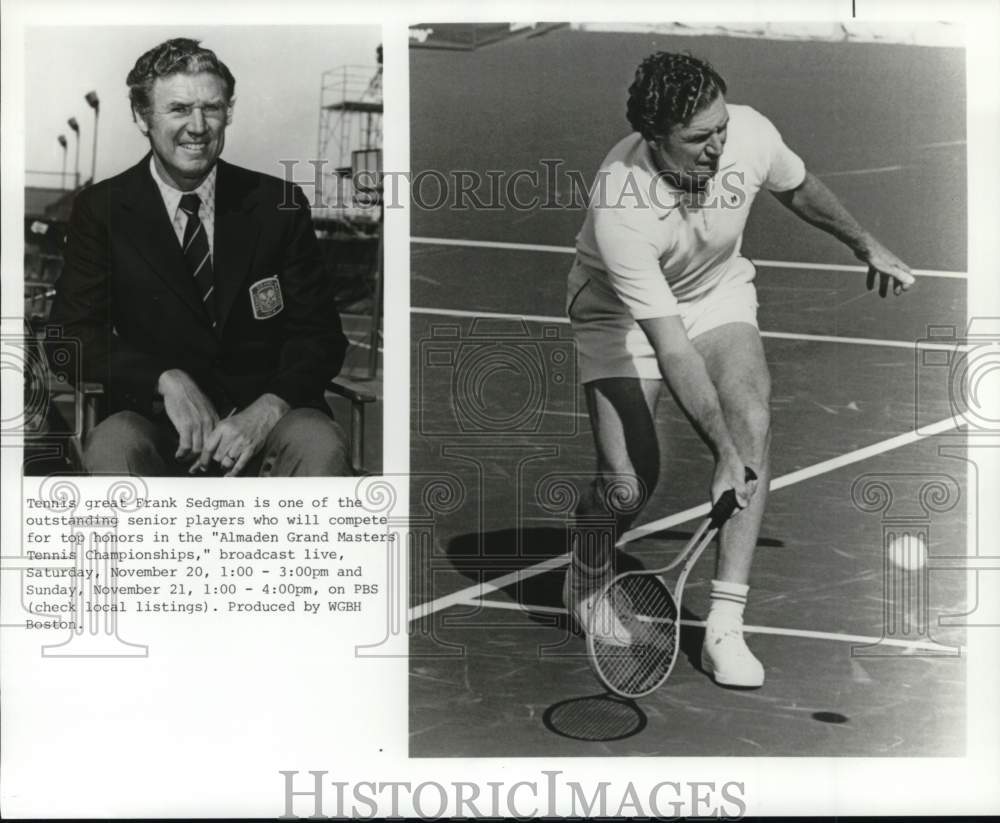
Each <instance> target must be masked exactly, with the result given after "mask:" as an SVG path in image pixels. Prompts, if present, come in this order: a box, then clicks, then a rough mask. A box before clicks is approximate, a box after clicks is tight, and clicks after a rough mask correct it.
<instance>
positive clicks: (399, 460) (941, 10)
mask: <svg viewBox="0 0 1000 823" xmlns="http://www.w3.org/2000/svg"><path fill="white" fill-rule="evenodd" d="M858 7H859V12H860V14H859V17H862V18H866V19H882V20H889V19H896V20H918V19H924V20H935V19H940V18H943V17H947V18H949V19H956V20H964V21H966V22H967V23H968V24H969V25H968V29H967V30H968V37H969V40H968V65H969V84H968V100H969V122H968V132H969V154H968V159H969V168H970V169H971V170H972V171H973V174H972V176H971V177H970V181H969V195H970V198H969V199H970V204H971V205H970V210H969V211H970V232H971V241H970V249H969V265H968V269H969V289H970V291H969V298H970V299H969V305H970V306H972V307H975V309H976V311H977V312H979V313H981V314H986V313H992V314H994V315H1000V278H998V277H997V266H998V261H1000V235H998V233H997V232H996V230H995V229H996V222H997V215H1000V197H998V192H997V188H996V181H997V180H998V179H1000V174H998V165H997V157H996V152H995V148H994V147H995V144H996V135H997V134H998V133H1000V130H998V122H997V121H998V114H997V111H998V110H997V91H996V86H995V78H996V77H998V76H1000V49H998V48H997V39H998V38H997V35H998V30H1000V25H998V16H997V6H996V4H995V3H992V2H990V1H989V0H984V1H983V2H966V3H956V2H952V3H949V4H947V5H943V4H941V3H940V2H920V3H916V2H906V3H903V2H889V1H888V0H887V1H886V2H871V0H858ZM750 10H752V11H753V12H754V13H755V15H757V16H760V17H763V18H766V19H770V20H779V19H787V20H802V19H812V20H829V19H833V18H836V17H838V16H845V15H847V14H849V3H845V2H829V0H824V1H823V2H814V3H808V4H803V3H801V2H794V1H793V0H786V1H785V2H768V3H755V4H753V6H747V5H746V4H745V3H741V2H736V0H730V1H729V2H714V3H712V4H709V3H707V2H701V3H698V4H692V5H691V7H690V9H688V10H686V13H685V14H684V16H685V17H686V18H687V19H690V20H696V19H700V20H709V19H719V20H745V19H747V17H748V16H749V11H750ZM3 13H4V21H3V24H4V25H3V38H4V40H3V49H2V61H3V62H2V69H3V71H2V83H3V91H2V93H3V122H2V134H3V147H2V156H0V162H2V167H3V170H4V174H3V218H2V220H3V238H4V242H3V251H2V254H3V258H2V270H3V272H4V278H3V305H4V308H5V310H7V311H10V307H11V306H16V305H19V303H20V282H19V279H18V278H17V277H11V276H10V273H11V272H15V273H17V272H20V258H21V254H22V249H21V240H20V236H21V229H20V222H19V215H20V211H21V205H20V201H21V198H22V188H23V176H22V173H21V167H22V162H23V161H22V158H21V153H22V149H21V146H22V145H23V125H22V124H21V122H20V114H19V112H20V111H21V103H20V100H21V95H22V94H23V91H22V88H21V78H22V76H23V72H22V69H21V66H22V61H23V57H24V55H23V36H22V26H23V24H24V22H25V21H26V20H27V19H31V20H36V21H37V20H46V21H49V22H58V23H59V24H61V25H67V24H81V25H87V24H95V23H109V22H126V21H128V22H131V23H157V24H159V23H164V22H170V21H184V22H192V23H193V22H198V23H227V22H240V23H247V24H251V23H273V24H282V23H316V24H334V25H336V24H345V23H350V22H364V23H371V22H373V21H377V20H379V19H381V20H382V21H384V22H385V25H386V28H385V44H386V59H385V102H386V112H387V116H386V128H385V135H386V143H385V150H386V156H385V163H386V168H408V160H409V157H408V123H409V118H408V109H407V99H408V98H407V93H406V89H407V76H406V75H407V68H406V67H407V65H408V60H407V53H406V25H407V24H408V23H413V22H422V21H431V20H462V19H465V20H468V19H479V20H496V19H514V20H529V19H534V18H537V17H538V16H544V18H547V19H550V20H556V19H577V20H579V19H589V20H602V19H603V20H611V19H623V18H627V19H630V20H642V19H655V18H656V17H658V16H662V15H664V14H665V13H666V12H665V10H664V8H663V5H662V3H628V2H618V3H613V4H611V3H606V2H604V3H592V2H579V1H578V2H572V3H567V2H558V3H556V2H553V3H547V4H545V6H544V7H540V6H539V4H537V3H528V2H518V3H502V4H489V5H476V6H473V5H471V4H469V3H464V2H457V0H455V1H454V2H447V3H434V4H428V3H404V2H385V3H381V4H379V3H375V2H373V1H372V0H368V2H366V3H363V4H331V3H323V2H313V3H303V2H283V3H280V4H275V3H265V2H261V1H260V0H257V2H241V3H239V4H232V5H227V4H223V3H218V2H213V3H209V2H177V3H170V4H166V3H148V4H138V3H135V2H90V3H77V2H70V0H64V2H56V1H55V0H45V2H37V0H36V1H35V2H32V3H31V4H30V5H28V4H27V3H26V2H25V0H19V1H18V2H5V3H4V5H3ZM669 13H670V16H680V14H679V11H678V9H676V8H672V9H671V11H670V12H669ZM236 17H238V20H236V19H234V18H236ZM457 81H458V80H457ZM859 139H860V137H859ZM405 195H406V192H405V191H401V196H402V198H403V199H404V201H405ZM928 200H929V203H928V207H934V204H933V195H932V194H929V197H928ZM407 223H408V215H407V213H406V211H405V210H400V211H399V212H395V213H390V214H389V216H388V218H387V223H386V226H387V246H386V259H387V261H388V270H389V280H390V282H391V284H392V285H391V288H392V289H393V292H394V295H395V296H394V297H393V299H392V301H391V303H390V304H389V305H387V309H386V312H387V313H386V328H387V329H388V330H390V332H389V333H396V332H401V331H402V330H404V329H408V315H407V305H408V299H409V293H408V283H409V263H408V244H407V240H406V236H407V232H408V225H407ZM407 351H408V346H407V345H403V344H402V343H401V344H400V345H399V346H398V347H393V346H388V347H387V351H386V358H385V359H386V380H385V387H386V402H385V408H386V426H385V429H386V471H387V473H393V472H395V471H400V472H405V471H406V470H407V468H408V466H407V459H408V458H407V455H408V448H409V442H408V441H409V438H408V434H407V432H408V430H409V407H410V406H409V378H408V374H409V371H408V366H409V363H408V354H407ZM5 388H8V387H7V386H5ZM994 451H995V450H994ZM977 462H978V463H979V467H980V469H979V475H980V488H979V500H980V501H989V500H997V499H1000V488H998V486H997V477H998V472H997V456H996V454H988V453H987V454H985V455H983V456H982V457H980V458H978V459H977ZM5 477H9V475H6V474H5ZM5 486H7V487H8V488H9V484H5ZM6 513H7V508H6V507H5V514H6ZM979 516H980V517H989V518H990V520H989V522H988V523H987V524H985V526H984V528H983V536H984V537H987V538H989V539H990V541H995V536H996V534H997V530H996V523H995V520H994V519H993V518H995V507H993V506H990V505H985V504H984V505H982V506H981V508H980V510H979ZM991 593H992V592H991ZM981 594H986V592H985V590H983V589H981ZM994 596H995V594H994ZM3 639H4V640H5V641H7V640H9V638H7V637H5V638H3ZM11 646H12V644H11V643H9V642H4V643H3V647H4V648H5V649H6V653H7V654H10V652H11ZM968 648H969V657H968V683H969V724H968V741H969V754H968V756H967V757H965V758H956V759H919V760H916V759H906V760H902V759H897V760H892V759H885V758H872V759H867V758H864V759H862V758H830V759H818V758H817V759H813V758H787V759H777V758H754V759H746V758H740V759H726V758H699V759H684V758H683V757H681V756H678V757H677V758H670V759H662V758H631V759H627V760H625V759H603V758H574V759H556V760H549V759H546V760H544V761H539V760H537V759H505V760H497V759H479V760H450V759H442V760H412V761H411V760H408V759H407V757H406V747H405V732H406V729H405V719H404V721H403V724H404V725H403V727H402V728H386V725H385V718H386V717H390V718H399V717H400V716H402V717H404V718H405V701H406V679H405V666H398V665H391V664H390V665H385V666H383V667H382V668H381V669H380V673H381V674H382V675H383V677H382V681H383V682H382V684H381V686H380V687H379V688H377V689H375V690H373V691H369V692H366V693H364V694H362V695H357V694H352V692H353V691H354V690H356V689H358V688H361V689H365V688H368V686H369V685H370V684H368V683H367V678H366V683H365V684H361V683H357V684H354V683H339V684H338V683H329V682H324V683H312V684H310V683H309V682H308V680H306V681H300V680H294V678H292V679H293V681H294V682H295V688H296V689H301V688H322V689H325V690H328V692H329V693H330V695H331V696H332V697H333V698H335V699H344V700H347V701H349V702H348V703H346V704H345V705H347V706H349V712H350V715H348V714H346V713H344V714H342V715H341V716H342V721H343V723H342V728H343V732H344V734H343V736H342V737H340V738H339V739H337V738H335V737H331V738H330V739H328V740H324V741H320V743H319V745H317V741H315V740H313V739H311V738H310V735H311V733H314V729H312V728H310V727H309V726H287V727H285V728H283V729H282V730H281V731H279V732H278V733H277V734H278V736H277V738H275V737H274V735H273V734H272V733H265V730H264V728H263V727H262V728H261V732H260V736H259V739H260V741H261V748H260V749H258V750H251V751H249V752H247V753H246V755H247V757H246V761H245V762H243V761H239V762H237V761H233V762H219V763H216V764H215V772H214V773H213V774H210V775H191V774H188V773H187V772H186V771H185V770H184V769H183V768H182V767H183V764H184V759H185V758H188V759H195V760H196V759H197V752H196V751H187V752H177V751H171V750H170V746H169V740H168V741H166V742H165V741H163V740H156V741H152V740H151V741H149V743H150V745H149V747H148V748H147V749H144V750H141V751H139V752H137V751H135V750H134V749H133V750H131V751H129V752H121V751H120V750H119V749H117V748H116V747H115V745H114V744H113V740H114V737H113V736H112V737H111V738H103V737H92V738H90V744H89V748H88V749H86V750H82V751H81V752H80V757H85V758H88V759H89V758H103V759H104V760H105V762H106V763H107V765H108V784H107V785H95V784H89V785H81V784H78V783H74V781H73V775H72V773H70V772H65V773H58V772H57V773H50V772H49V771H47V770H46V769H45V760H44V759H42V760H40V761H39V769H40V772H39V773H38V774H36V775H35V779H33V780H31V781H30V782H29V783H28V784H24V783H16V784H14V783H8V782H7V781H9V780H10V779H11V770H10V762H9V761H6V762H5V763H4V766H5V768H4V769H3V775H4V776H5V777H4V779H5V783H6V785H4V786H3V788H2V791H3V800H4V806H5V808H4V812H5V814H7V815H10V816H16V815H26V814H30V813H32V812H34V813H35V814H38V815H43V814H59V813H62V814H75V815H87V814H90V815H97V814H99V815H118V816H122V815H129V814H143V813H152V814H162V815H167V814H174V815H184V814H224V813H226V814H255V815H272V814H280V812H281V809H282V804H281V783H280V780H279V778H278V775H277V770H278V769H283V768H288V769H299V770H302V771H305V770H307V769H326V770H329V771H330V772H331V775H330V776H331V779H333V778H334V777H337V778H339V779H343V780H352V779H353V780H364V779H370V780H378V779H410V780H413V781H419V780H424V779H430V778H434V779H437V780H439V781H446V780H478V781H480V782H483V783H485V782H486V781H490V780H493V781H495V780H504V781H508V782H512V781H514V780H516V779H519V778H527V779H536V780H538V779H541V776H540V769H541V768H547V769H561V770H563V772H564V773H565V774H564V778H573V779H577V780H582V781H589V782H590V783H591V784H592V785H596V784H597V783H598V782H599V781H601V780H609V779H610V780H613V781H616V782H621V781H625V780H628V779H630V780H632V781H634V782H635V784H636V785H637V786H646V787H648V786H650V785H652V784H654V783H656V782H658V781H660V780H664V779H670V780H675V781H684V780H712V779H715V780H717V781H719V782H720V783H721V782H724V781H728V780H734V779H735V780H741V781H744V782H745V784H746V797H747V800H748V803H749V809H748V811H749V812H750V813H752V814H794V813H797V812H799V813H800V812H807V813H813V814H815V813H823V812H826V813H835V814H839V815H848V814H880V813H881V814H908V813H909V814H940V813H945V812H947V813H952V814H955V813H975V812H980V813H982V812H996V811H997V810H998V809H1000V788H998V785H997V781H996V774H997V773H1000V758H998V735H997V729H998V728H1000V726H998V722H997V709H998V703H1000V702H998V701H997V699H996V694H997V686H998V685H1000V682H998V677H997V672H998V666H997V662H998V661H997V654H998V648H1000V643H997V642H996V634H995V632H987V631H984V630H979V631H975V630H974V631H970V636H969V646H968ZM192 665H193V661H192ZM372 666H373V667H375V668H376V669H378V668H379V666H378V664H377V663H372ZM29 668H32V669H33V668H34V666H32V667H29ZM3 670H4V680H5V686H10V681H11V679H12V678H16V677H17V673H16V672H15V673H13V674H12V673H11V659H10V658H9V657H8V658H7V659H6V660H5V661H4V665H3ZM42 671H44V669H43V670H42ZM36 673H37V672H36ZM62 674H64V675H65V674H67V673H65V672H64V673H62ZM168 675H169V672H164V676H168ZM108 678H109V683H110V684H111V685H113V686H114V688H116V689H119V688H120V689H122V690H127V689H128V688H129V679H128V677H127V676H125V675H123V672H122V671H121V670H117V669H116V671H115V673H114V674H113V675H112V674H109V675H108ZM213 685H216V686H217V684H209V685H208V688H211V687H212V686H213ZM12 693H13V694H14V695H15V696H18V697H22V696H24V694H25V693H24V692H23V691H19V690H17V689H7V690H5V695H4V697H5V700H9V699H11V696H12ZM123 693H124V694H125V695H128V694H129V693H128V692H127V691H124V692H123ZM133 697H134V695H133ZM234 699H235V700H237V702H238V703H239V704H240V705H243V703H242V702H241V701H243V700H245V701H246V708H247V711H248V714H247V719H248V722H252V723H257V724H262V723H263V722H264V719H265V718H274V717H275V716H278V717H280V713H281V712H282V711H284V710H286V705H285V702H284V701H285V700H287V699H294V690H290V691H289V693H288V694H286V695H281V694H278V695H276V694H267V693H265V694H256V693H253V690H252V689H250V695H249V696H248V697H235V698H234ZM384 701H389V702H390V704H391V705H387V704H386V703H385V702H384ZM125 705H128V706H130V707H131V706H132V704H131V703H130V702H129V701H127V700H126V701H125ZM332 705H335V702H334V703H333V704H332ZM400 706H402V707H403V708H402V711H401V712H400V711H399V709H400ZM5 708H6V711H5V712H4V722H5V724H6V725H7V728H8V729H9V728H10V724H11V722H12V721H11V717H12V715H15V716H16V715H17V714H21V716H22V717H24V714H23V713H24V712H25V711H28V712H29V714H28V717H29V718H30V717H31V716H32V715H31V714H30V712H31V711H33V709H32V708H31V706H30V704H22V705H16V706H14V705H12V704H10V703H8V704H7V705H6V706H5ZM43 708H44V707H35V709H43ZM149 708H151V707H147V709H149ZM155 709H156V710H157V711H162V712H165V713H167V714H171V713H172V712H176V711H177V708H176V707H171V706H170V705H163V706H158V707H155ZM80 710H81V712H86V711H96V710H97V709H95V706H94V705H90V706H87V705H81V706H80ZM331 711H334V712H336V711H337V709H333V708H331ZM340 711H341V712H343V709H342V710H340ZM98 713H99V714H100V715H101V716H102V717H103V719H104V720H106V721H111V725H110V726H109V727H108V729H109V732H111V733H114V732H115V730H116V729H117V733H119V734H120V733H121V732H122V728H123V726H125V725H127V724H128V723H130V722H132V718H131V717H130V716H116V715H115V713H114V712H113V711H111V712H109V711H108V707H104V709H102V710H101V711H99V712H98ZM185 722H186V721H185V717H184V716H183V715H182V713H180V712H178V713H177V715H176V723H178V724H183V723H185ZM919 722H920V718H914V723H919ZM44 726H45V724H44V722H40V724H39V728H44ZM102 728H103V727H102ZM33 731H34V727H32V726H29V727H27V728H26V729H24V730H23V733H24V734H32V733H33ZM50 731H53V732H55V731H57V730H50ZM383 738H384V739H385V745H384V746H382V748H383V749H384V751H383V752H382V753H378V752H377V751H376V746H375V745H373V744H374V743H376V742H377V743H378V744H379V745H381V743H382V742H383ZM37 742H38V743H39V744H41V745H44V743H45V741H44V740H43V739H41V738H38V739H37ZM279 743H280V745H278V744H279ZM278 750H280V751H282V752H286V753H290V755H295V754H296V753H297V754H298V755H299V756H298V757H294V756H289V760H291V761H292V762H288V761H287V760H284V759H282V758H281V757H278V756H277V755H275V754H274V752H276V751H278ZM678 754H679V755H682V752H679V753H678ZM123 758H128V762H126V761H125V760H123ZM136 758H139V760H140V763H139V764H138V765H136V764H135V763H134V761H135V760H136ZM140 765H141V769H140V768H139V766H140ZM144 773H145V774H147V778H146V779H142V775H143V774H144ZM179 776H180V779H179ZM272 776H273V783H270V782H269V781H271V779H272ZM23 777H24V775H23V773H21V774H20V775H19V778H21V779H23ZM32 789H34V791H36V792H38V794H35V795H34V796H33V795H32V794H31V791H32ZM43 791H44V793H42V792H43ZM563 811H565V809H564V810H563Z"/></svg>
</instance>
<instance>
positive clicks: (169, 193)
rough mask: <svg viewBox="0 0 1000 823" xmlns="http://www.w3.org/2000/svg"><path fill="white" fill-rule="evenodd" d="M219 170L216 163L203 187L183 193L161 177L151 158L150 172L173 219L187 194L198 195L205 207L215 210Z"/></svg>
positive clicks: (151, 157) (153, 159) (154, 161)
mask: <svg viewBox="0 0 1000 823" xmlns="http://www.w3.org/2000/svg"><path fill="white" fill-rule="evenodd" d="M218 170H219V165H218V163H216V164H215V165H214V166H212V170H211V171H210V172H209V173H208V177H206V178H205V179H204V180H202V181H201V185H200V186H198V188H196V189H195V190H194V191H190V192H188V191H181V190H180V189H178V188H176V187H175V186H173V185H172V184H170V183H168V182H167V181H166V180H164V179H163V178H162V177H161V176H160V172H159V170H158V169H157V168H156V160H155V158H154V157H153V156H152V155H150V158H149V171H150V173H151V174H152V175H153V181H154V182H155V183H156V187H157V188H158V189H159V190H160V196H161V197H162V198H163V202H164V204H165V205H166V207H167V212H168V213H169V214H170V217H171V218H173V216H174V215H175V214H176V213H177V209H178V208H179V207H180V204H181V198H182V197H183V196H184V195H185V194H197V195H198V198H199V199H200V200H201V202H202V204H203V205H204V204H208V205H209V207H210V208H214V205H215V176H216V173H217V172H218Z"/></svg>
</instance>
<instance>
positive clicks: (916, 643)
mask: <svg viewBox="0 0 1000 823" xmlns="http://www.w3.org/2000/svg"><path fill="white" fill-rule="evenodd" d="M465 605H467V606H485V607H487V608H490V609H506V610H507V611H518V612H537V613H538V614H553V615H564V614H567V612H566V609H564V608H562V607H559V606H542V605H535V604H534V603H531V604H525V603H515V602H513V601H510V600H479V599H470V600H468V601H467V602H466V603H465ZM681 625H682V626H693V627H699V628H705V621H704V620H682V621H681ZM743 631H745V632H748V633H750V634H774V635H778V636H780V637H805V638H808V639H812V640H836V641H840V642H841V643H864V644H867V645H874V644H876V643H879V644H881V645H883V646H899V647H900V648H904V649H928V650H930V651H948V652H951V653H952V654H954V653H955V649H956V647H954V646H945V645H943V644H941V643H930V642H926V641H922V640H899V639H898V638H895V637H871V636H868V635H864V634H841V633H839V632H817V631H813V630H812V629H787V628H783V627H781V626H744V627H743ZM959 648H961V647H959Z"/></svg>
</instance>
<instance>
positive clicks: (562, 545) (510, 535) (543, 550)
mask: <svg viewBox="0 0 1000 823" xmlns="http://www.w3.org/2000/svg"><path fill="white" fill-rule="evenodd" d="M692 535H693V532H690V531H682V530H676V531H675V530H665V531H661V532H657V533H656V534H654V535H650V536H649V538H645V539H644V540H643V541H641V543H636V544H634V545H635V546H636V547H640V548H641V549H642V553H643V554H644V555H645V562H643V559H642V558H640V557H639V556H638V555H637V554H636V553H633V552H630V551H618V552H615V554H614V557H613V561H612V562H613V564H614V569H615V572H616V573H620V572H625V571H636V570H640V569H644V568H648V567H650V565H652V564H658V565H662V564H663V563H665V562H666V558H668V557H670V556H671V555H673V554H675V553H676V552H677V551H679V550H680V549H681V547H683V546H684V545H685V544H686V543H687V542H688V541H689V540H690V539H691V537H692ZM668 542H669V544H670V545H669V547H667V546H666V545H664V549H665V550H666V553H661V552H659V551H655V549H656V547H657V544H659V543H663V544H667V543H668ZM758 546H761V547H772V548H775V547H776V548H781V547H783V546H784V542H783V541H781V540H776V539H773V538H766V537H762V538H760V539H759V540H758ZM569 548H570V535H569V531H568V530H567V529H565V528H561V527H558V526H540V527H531V528H522V529H498V530H496V531H492V532H484V533H480V532H470V533H468V534H460V535H457V536H456V537H454V538H452V539H451V540H450V541H449V542H448V544H447V547H446V549H445V551H446V554H447V557H448V560H449V562H450V564H451V566H452V567H453V568H454V570H455V571H456V572H458V573H459V574H461V575H462V576H463V577H465V578H467V579H468V580H470V581H471V582H473V583H477V584H478V583H485V582H488V581H495V580H497V579H498V578H501V577H509V578H510V580H509V582H508V583H507V584H506V585H504V586H502V587H501V591H502V592H503V593H504V594H505V595H506V596H507V597H509V598H510V599H511V600H513V601H514V602H515V603H517V604H519V605H520V606H521V607H522V609H523V611H524V614H525V616H526V617H527V618H528V619H529V620H532V621H534V622H536V623H542V624H544V625H546V626H553V625H555V626H557V627H559V628H561V629H565V630H570V629H572V628H574V625H573V621H571V620H570V619H569V615H568V614H566V613H565V612H564V611H563V601H562V588H563V579H564V577H565V573H566V564H565V563H562V564H559V565H556V566H555V567H554V568H552V569H551V570H549V571H544V572H542V573H539V574H530V575H529V574H526V575H525V576H523V577H521V576H519V575H516V574H515V573H517V572H527V571H528V570H530V569H533V567H535V566H538V565H539V564H540V563H544V562H545V561H553V560H554V559H555V558H558V557H562V556H565V555H567V554H568V553H569ZM650 550H653V551H655V554H652V555H651V554H650ZM702 562H704V560H703V561H702ZM672 574H673V573H672ZM667 583H668V585H670V586H671V587H673V585H674V579H672V578H669V579H668V580H667ZM491 597H494V598H496V597H498V595H491ZM539 607H540V608H539ZM703 619H704V616H703V615H698V614H695V613H694V612H692V611H691V610H690V609H689V608H688V607H687V606H685V605H684V603H683V601H682V602H681V620H682V621H685V622H687V623H688V625H685V626H684V627H683V629H682V631H681V648H680V652H681V654H683V655H684V656H685V657H687V658H688V660H689V662H690V663H691V665H692V666H693V667H694V668H696V669H700V668H701V645H702V641H703V640H704V637H705V630H704V628H702V627H701V626H692V625H690V622H691V621H695V622H697V621H701V620H703Z"/></svg>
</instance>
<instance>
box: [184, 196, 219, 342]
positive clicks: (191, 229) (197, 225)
mask: <svg viewBox="0 0 1000 823" xmlns="http://www.w3.org/2000/svg"><path fill="white" fill-rule="evenodd" d="M180 205H181V211H183V212H184V214H186V215H187V225H186V226H185V227H184V240H183V241H182V243H181V245H182V247H183V249H184V261H185V262H186V263H187V267H188V271H189V272H190V273H191V276H192V277H193V278H194V282H195V286H196V287H197V289H198V296H199V297H201V302H202V305H204V307H205V311H206V312H207V313H208V319H209V320H210V321H211V323H212V328H213V329H214V328H215V326H216V322H217V317H216V313H215V300H214V298H213V294H214V292H215V281H214V278H213V277H212V255H211V254H210V253H209V250H208V235H207V234H206V233H205V226H204V225H203V224H202V222H201V218H200V217H199V216H198V208H199V207H200V206H201V198H200V197H198V195H197V194H185V195H184V196H183V197H182V198H181V204H180Z"/></svg>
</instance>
